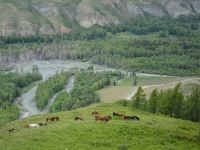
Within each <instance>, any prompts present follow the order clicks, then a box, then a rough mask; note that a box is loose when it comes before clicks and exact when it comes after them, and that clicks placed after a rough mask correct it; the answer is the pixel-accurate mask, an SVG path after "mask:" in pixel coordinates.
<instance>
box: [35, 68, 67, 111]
mask: <svg viewBox="0 0 200 150" xmlns="http://www.w3.org/2000/svg"><path fill="white" fill-rule="evenodd" d="M70 76H71V73H70V72H63V71H62V72H61V73H57V74H56V75H54V76H53V77H50V78H49V79H48V80H46V81H44V82H42V83H40V84H39V85H38V87H37V90H36V95H35V101H36V105H37V107H38V108H39V109H43V108H44V107H45V106H46V105H47V103H48V101H49V99H50V98H52V96H53V95H54V94H55V93H57V92H59V91H61V90H63V89H64V88H65V85H66V84H67V80H68V78H69V77H70Z"/></svg>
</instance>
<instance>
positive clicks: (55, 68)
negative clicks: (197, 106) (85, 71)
mask: <svg viewBox="0 0 200 150" xmlns="http://www.w3.org/2000/svg"><path fill="white" fill-rule="evenodd" d="M33 65H37V66H38V69H39V72H40V73H41V74H42V76H43V81H45V80H47V79H48V78H49V77H51V76H53V75H55V74H56V73H57V72H61V71H62V70H64V71H67V70H70V69H73V68H87V67H89V66H91V64H90V63H89V62H79V61H62V60H50V61H40V60H35V61H30V62H22V63H17V64H16V65H15V69H14V71H18V72H30V71H32V66H33ZM93 66H94V71H95V72H101V71H111V70H114V69H112V68H108V67H106V66H100V65H93ZM74 80H75V78H74V76H72V77H70V78H69V80H68V82H67V84H66V88H65V90H66V91H67V92H70V91H71V90H72V89H73V87H74ZM36 89H37V85H36V86H34V87H33V88H32V89H31V90H29V91H28V92H26V93H24V94H22V95H21V96H20V97H19V98H18V99H17V104H18V105H19V107H20V110H21V115H20V118H26V117H29V116H32V115H36V114H44V113H48V112H49V107H50V106H51V104H52V103H53V102H54V100H55V97H56V95H54V97H52V98H51V99H50V100H49V102H48V105H47V106H46V107H45V108H44V110H39V109H38V108H37V107H36V104H35V101H34V97H35V94H36Z"/></svg>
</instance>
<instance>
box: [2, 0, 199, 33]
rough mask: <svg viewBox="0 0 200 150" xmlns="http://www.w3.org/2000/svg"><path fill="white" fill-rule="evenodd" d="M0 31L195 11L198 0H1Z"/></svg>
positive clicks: (57, 29) (67, 27)
mask: <svg viewBox="0 0 200 150" xmlns="http://www.w3.org/2000/svg"><path fill="white" fill-rule="evenodd" d="M0 11H1V14H0V35H3V36H5V35H11V34H21V35H32V34H37V33H40V34H52V33H65V32H69V31H71V30H74V29H77V28H80V26H83V27H89V26H92V25H94V24H100V25H103V24H109V23H121V22H124V21H127V20H129V19H131V18H133V17H135V16H138V15H142V16H145V15H147V14H151V15H153V16H164V15H170V16H174V17H177V16H179V15H183V14H184V15H188V14H196V13H199V12H200V2H199V1H198V0H188V1H185V0H179V1H177V0H170V1H167V0H151V1H149V0H117V1H116V0H109V1H108V0H101V1H97V0H56V1H53V0H18V1H15V0H0Z"/></svg>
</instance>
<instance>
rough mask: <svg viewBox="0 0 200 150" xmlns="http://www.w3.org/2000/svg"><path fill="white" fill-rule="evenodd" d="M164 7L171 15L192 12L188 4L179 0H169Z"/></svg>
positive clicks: (175, 15)
mask: <svg viewBox="0 0 200 150" xmlns="http://www.w3.org/2000/svg"><path fill="white" fill-rule="evenodd" d="M165 7H166V10H167V12H168V14H169V15H170V16H173V17H178V16H180V15H189V14H193V12H192V10H191V8H190V6H188V5H186V4H184V3H183V2H181V1H180V0H177V1H170V2H169V3H168V4H167V5H166V6H165Z"/></svg>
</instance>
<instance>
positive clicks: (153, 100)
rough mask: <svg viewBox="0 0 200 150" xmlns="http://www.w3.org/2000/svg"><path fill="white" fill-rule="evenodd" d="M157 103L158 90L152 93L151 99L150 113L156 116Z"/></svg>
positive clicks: (149, 102) (149, 103)
mask: <svg viewBox="0 0 200 150" xmlns="http://www.w3.org/2000/svg"><path fill="white" fill-rule="evenodd" d="M157 103H158V90H157V89H155V90H153V91H152V93H151V95H150V97H149V101H148V111H149V112H151V113H154V114H155V113H156V112H157Z"/></svg>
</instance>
